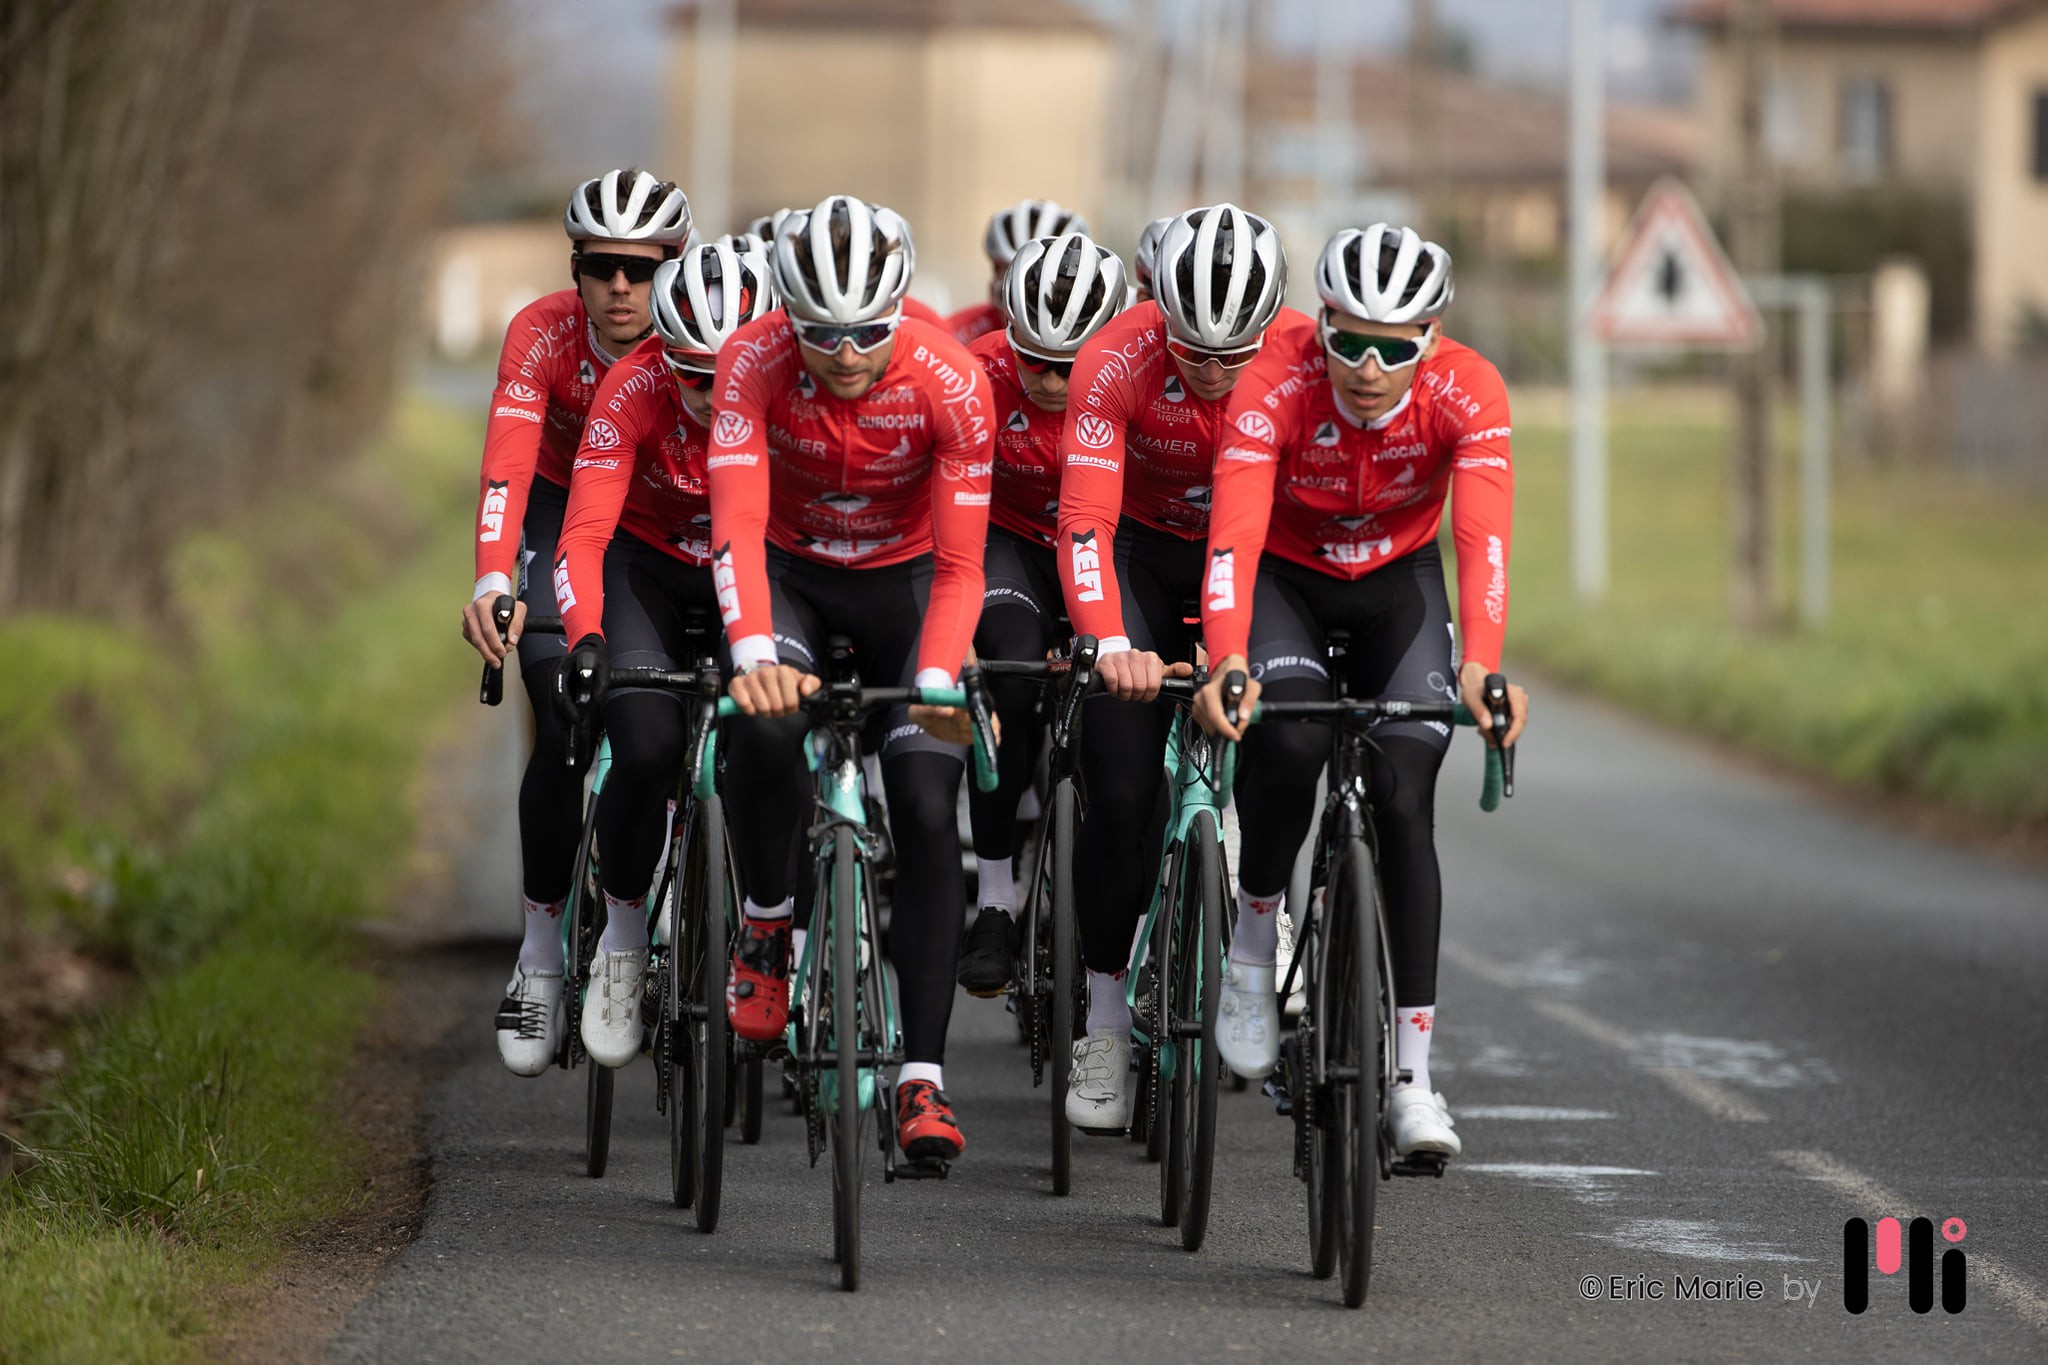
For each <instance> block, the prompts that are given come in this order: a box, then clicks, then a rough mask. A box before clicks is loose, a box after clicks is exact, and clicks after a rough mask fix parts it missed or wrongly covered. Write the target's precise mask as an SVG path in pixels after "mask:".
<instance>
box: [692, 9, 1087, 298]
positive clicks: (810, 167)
mask: <svg viewBox="0 0 2048 1365" xmlns="http://www.w3.org/2000/svg"><path fill="white" fill-rule="evenodd" d="M696 15H697V11H696V7H695V6H694V5H688V4H683V5H677V6H676V7H675V8H674V10H673V11H672V12H671V24H670V32H671V36H672V43H671V53H670V57H669V71H670V78H669V81H668V92H669V93H668V111H667V116H666V124H665V129H664V137H663V141H662V151H661V157H660V160H661V164H662V165H664V166H674V167H678V168H682V173H683V174H684V182H683V183H684V184H685V185H686V186H687V185H688V183H689V179H688V176H689V170H688V167H689V165H690V149H691V143H692V120H693V117H694V112H695V111H694V108H693V91H694V88H695V84H696V61H697V57H696V41H695V29H696ZM737 22H738V32H737V37H736V40H735V56H734V68H735V69H734V80H733V105H734V108H733V133H734V136H733V154H732V206H733V219H734V221H733V223H732V224H730V225H726V224H709V223H707V224H705V225H704V229H705V231H706V232H719V231H726V230H730V228H736V227H738V226H740V225H742V224H744V223H745V222H746V221H747V220H748V219H750V218H753V217H756V216H758V215H760V214H764V213H771V212H773V211H774V210H776V209H778V208H784V207H800V206H809V205H811V204H815V203H816V202H817V201H818V200H820V199H822V198H824V197H825V196H826V195H828V194H835V193H847V194H857V195H859V196H861V197H862V198H864V199H868V200H871V201H873V202H876V203H881V204H886V205H888V206H889V207H890V208H893V209H895V210H896V211H897V212H898V213H901V214H902V215H903V216H904V217H905V218H906V219H908V220H909V222H910V226H911V230H912V232H913V233H914V234H915V236H916V241H917V282H916V284H915V285H914V286H913V290H914V292H915V293H916V294H917V295H918V296H919V297H921V298H924V299H925V300H926V301H927V302H930V303H932V304H934V305H936V306H939V307H942V308H957V307H961V306H964V305H965V304H967V303H970V302H973V301H975V300H977V299H979V298H981V297H983V295H984V293H985V291H986V290H987V287H988V264H987V261H986V260H985V258H984V257H983V255H982V251H981V235H982V229H983V227H984V225H985V224H986V223H987V221H988V216H989V214H990V213H992V212H993V211H995V210H996V209H997V208H1000V207H1001V206H1003V205H1005V204H1010V203H1014V202H1016V201H1017V200H1019V199H1023V198H1026V197H1037V198H1049V199H1057V200H1058V201H1059V202H1061V203H1062V204H1065V205H1067V206H1068V207H1070V208H1074V209H1077V210H1079V211H1080V212H1081V213H1082V214H1083V215H1084V216H1087V215H1096V216H1098V217H1099V215H1100V213H1101V211H1102V200H1103V188H1104V178H1105V176H1106V174H1107V172H1108V159H1109V156H1110V153H1111V149H1112V147H1113V145H1114V143H1113V139H1112V137H1111V135H1110V132H1111V130H1110V109H1111V103H1110V96H1111V82H1112V76H1113V71H1114V67H1115V51H1114V44H1113V42H1112V37H1111V35H1110V34H1109V32H1108V31H1107V30H1106V29H1105V28H1104V27H1103V26H1102V25H1101V24H1100V23H1099V22H1098V21H1097V20H1096V19H1094V18H1093V17H1092V16H1091V15H1090V14H1089V12H1088V11H1087V10H1086V9H1085V8H1084V7H1082V6H1081V5H1079V4H1072V3H1065V2H1064V0H1028V3H1019V0H739V3H738V14H737Z"/></svg>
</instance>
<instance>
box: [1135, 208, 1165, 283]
mask: <svg viewBox="0 0 2048 1365" xmlns="http://www.w3.org/2000/svg"><path fill="white" fill-rule="evenodd" d="M1172 221H1173V219H1172V218H1170V217H1169V218H1154V219H1153V220H1152V221H1151V222H1149V223H1147V224H1145V230H1144V231H1143V232H1141V233H1139V234H1138V249H1137V250H1136V251H1134V252H1132V253H1131V279H1132V281H1133V282H1134V283H1135V284H1136V285H1137V286H1138V288H1140V289H1142V290H1144V291H1145V292H1146V293H1147V294H1152V293H1154V292H1156V291H1155V290H1154V289H1153V288H1152V269H1153V263H1154V262H1156V261H1157V260H1158V259H1159V239H1160V238H1162V237H1164V236H1165V235H1166V226H1167V224H1169V223H1171V222H1172Z"/></svg>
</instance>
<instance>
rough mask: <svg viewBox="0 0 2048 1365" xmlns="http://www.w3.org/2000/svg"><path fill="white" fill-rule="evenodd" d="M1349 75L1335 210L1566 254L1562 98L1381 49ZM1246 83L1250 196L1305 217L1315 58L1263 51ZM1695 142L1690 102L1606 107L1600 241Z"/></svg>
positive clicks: (1689, 154)
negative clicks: (1347, 184) (1344, 161)
mask: <svg viewBox="0 0 2048 1365" xmlns="http://www.w3.org/2000/svg"><path fill="white" fill-rule="evenodd" d="M1350 75H1351V91H1352V125H1351V131H1352V140H1351V148H1350V157H1351V176H1350V180H1351V183H1352V184H1353V185H1354V186H1355V189H1354V192H1353V194H1352V195H1351V196H1349V202H1347V203H1344V204H1341V205H1340V206H1339V212H1340V216H1341V217H1342V218H1344V219H1345V220H1346V221H1370V220H1371V219H1373V218H1376V217H1381V216H1393V217H1411V218H1414V219H1417V220H1420V221H1422V222H1424V223H1427V224H1428V225H1429V230H1430V231H1432V232H1434V233H1438V234H1441V235H1444V236H1445V237H1446V239H1447V240H1449V241H1450V242H1452V243H1453V244H1455V245H1457V246H1459V247H1460V248H1462V249H1463V250H1466V251H1476V252H1477V253H1478V254H1479V255H1481V256H1485V257H1491V258H1494V259H1496V260H1509V261H1515V260H1519V261H1530V260H1538V261H1554V260H1556V259H1557V258H1558V257H1559V256H1561V255H1562V253H1563V250H1564V240H1565V210H1566V204H1565V192H1566V171H1567V167H1566V159H1567V153H1568V151H1569V149H1570V116H1569V111H1568V108H1567V106H1566V103H1565V101H1564V99H1563V98H1562V97H1560V96H1556V95H1551V94H1546V93H1543V92H1541V91H1535V90H1527V89H1524V88H1522V87H1519V86H1514V85H1509V84H1505V83H1503V82H1501V81H1497V80H1491V79H1488V78H1487V77H1484V76H1480V75H1477V74H1474V73H1471V72H1465V71H1452V70H1443V69H1438V70H1432V71H1423V70H1421V69H1420V68H1418V67H1416V66H1415V65H1414V64H1413V63H1411V62H1408V61H1405V60H1401V59H1398V58H1391V57H1386V56H1377V55H1376V56H1362V57H1360V58H1359V59H1358V60H1357V61H1356V62H1355V63H1354V64H1353V66H1352V70H1351V73H1350ZM1247 88H1248V92H1249V93H1248V103H1249V106H1250V108H1249V115H1250V117H1251V118H1252V119H1253V121H1254V126H1255V127H1256V128H1257V129H1258V130H1259V145H1260V146H1261V148H1262V153H1263V154H1261V155H1257V156H1255V157H1253V158H1252V164H1251V177H1252V179H1251V184H1250V186H1249V187H1248V188H1247V191H1246V202H1247V203H1248V204H1251V205H1254V206H1257V207H1259V210H1260V211H1261V212H1263V213H1268V214H1270V215H1272V216H1274V217H1275V218H1276V219H1288V220H1304V221H1309V222H1312V221H1315V218H1316V213H1315V209H1316V194H1317V186H1316V167H1317V159H1318V152H1319V146H1318V141H1317V132H1316V122H1315V115H1316V109H1315V105H1316V78H1315V63H1314V61H1313V60H1312V59H1307V58H1295V59H1290V58H1285V57H1264V58H1260V59H1258V60H1256V61H1255V62H1254V64H1253V66H1252V69H1251V71H1250V73H1249V80H1248V83H1247ZM1701 141H1702V138H1701V134H1700V129H1699V127H1698V124H1697V122H1696V120H1695V119H1694V118H1693V116H1692V115H1691V114H1690V113H1689V112H1688V111H1686V110H1683V109H1672V108H1668V107H1662V106H1627V105H1610V106H1609V108H1608V114H1607V120H1606V161H1607V193H1606V203H1605V206H1604V207H1605V212H1604V215H1603V216H1604V219H1605V221H1604V223H1603V229H1604V232H1605V237H1606V240H1608V241H1610V242H1611V241H1613V240H1614V239H1615V238H1616V237H1617V236H1618V235H1619V233H1620V230H1621V228H1622V226H1623V225H1624V224H1626V223H1627V221H1628V217H1629V214H1630V213H1631V212H1633V211H1634V209H1635V205H1636V201H1637V200H1639V199H1640V198H1642V195H1643V191H1644V190H1646V189H1647V188H1649V185H1650V183H1651V182H1652V181H1654V180H1656V179H1657V178H1658V177H1660V176H1666V175H1676V176H1689V175H1690V174H1691V173H1692V171H1693V168H1694V165H1695V164H1696V162H1697V160H1698V157H1699V153H1700V146H1701ZM1307 245H1308V244H1306V243H1303V244H1301V245H1300V246H1298V247H1297V249H1304V248H1306V247H1307ZM1316 245H1320V243H1317V244H1316Z"/></svg>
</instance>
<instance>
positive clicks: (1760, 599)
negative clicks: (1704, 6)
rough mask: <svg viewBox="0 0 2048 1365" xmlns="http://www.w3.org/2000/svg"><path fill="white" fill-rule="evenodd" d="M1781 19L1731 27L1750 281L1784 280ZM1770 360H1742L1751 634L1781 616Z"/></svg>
mask: <svg viewBox="0 0 2048 1365" xmlns="http://www.w3.org/2000/svg"><path fill="white" fill-rule="evenodd" d="M1775 28H1776V23H1775V16H1774V15H1773V13H1772V11H1771V6H1770V3H1769V0H1737V4H1736V6H1735V10H1734V14H1733V16H1732V18H1731V21H1730V25H1729V39H1730V41H1731V43H1732V44H1733V46H1734V51H1735V69H1736V89H1737V106H1736V107H1737V110H1738V120H1739V124H1738V126H1739V129H1740V132H1741V139H1740V144H1739V145H1740V152H1739V155H1738V159H1737V161H1736V171H1735V178H1734V183H1733V184H1732V185H1731V186H1730V194H1729V201H1728V209H1729V215H1728V216H1729V223H1728V227H1729V247H1730V248H1731V253H1730V254H1731V255H1732V256H1733V258H1734V264H1735V268H1736V270H1737V271H1738V272H1740V273H1741V275H1742V276H1743V277H1744V278H1745V279H1760V278H1763V277H1766V276H1771V275H1775V274H1777V273H1778V255H1779V251H1778V187H1777V182H1776V179H1775V178H1774V176H1773V173H1772V168H1771V165H1770V161H1769V159H1768V156H1767V155H1766V153H1765V149H1764V100H1765V90H1766V87H1767V83H1768V81H1769V70H1770V61H1771V47H1772V43H1773V40H1774V38H1775V36H1776V35H1775ZM1771 354H1772V348H1771V346H1770V345H1769V338H1768V336H1767V337H1766V338H1765V344H1764V345H1761V346H1758V347H1756V348H1755V349H1754V350H1750V351H1746V352H1743V353H1742V354H1740V355H1738V356H1736V357H1735V458H1734V460H1733V462H1732V465H1733V470H1734V479H1735V487H1734V499H1733V503H1732V506H1733V509H1734V525H1733V528H1732V529H1733V549H1734V552H1735V553H1734V563H1733V574H1732V575H1731V578H1730V583H1729V587H1730V590H1731V600H1730V606H1731V609H1732V612H1733V615H1734V620H1735V626H1736V628H1737V629H1738V630H1741V631H1743V632H1745V633H1754V632H1757V631H1762V630H1765V629H1768V628H1769V627H1770V626H1771V625H1772V624H1773V621H1774V619H1775V617H1776V613H1777V594H1776V589H1775V584H1774V576H1775V575H1774V567H1775V565H1774V555H1773V553H1772V550H1773V547H1772V540H1773V530H1774V527H1775V519H1774V517H1773V512H1772V498H1771V407H1772V402H1771V399H1772V392H1771V389H1772V385H1771Z"/></svg>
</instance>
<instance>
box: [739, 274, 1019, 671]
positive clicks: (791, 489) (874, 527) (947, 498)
mask: <svg viewBox="0 0 2048 1365" xmlns="http://www.w3.org/2000/svg"><path fill="white" fill-rule="evenodd" d="M799 344H800V343H799V342H798V341H797V339H796V333H795V331H794V330H793V329H792V328H791V327H790V325H789V317H788V315H787V314H786V313H783V312H780V311H778V312H774V313H770V314H769V315H768V316H767V317H764V318H760V319H757V320H755V321H753V322H750V323H748V324H747V325H746V326H744V327H742V328H740V330H739V331H738V332H736V333H734V334H733V337H732V339H731V340H729V341H728V342H726V344H725V346H724V347H723V349H721V350H720V351H719V353H718V379H717V382H716V383H715V384H714V385H713V388H712V392H713V394H714V395H715V396H716V403H717V408H718V415H717V417H716V419H715V420H714V421H713V422H712V424H711V453H710V458H709V460H708V461H707V464H708V465H709V468H710V471H711V540H712V544H713V545H714V546H715V547H716V548H715V549H714V550H713V552H712V554H713V562H712V572H713V575H714V577H715V579H716V581H717V584H718V606H719V611H720V614H721V615H722V616H723V618H724V620H725V633H726V639H727V640H728V641H729V642H730V643H731V647H732V659H733V664H734V666H735V667H738V668H746V667H750V666H752V665H754V664H757V663H772V662H774V660H775V657H776V651H775V640H774V626H773V623H772V622H771V621H770V619H769V617H770V609H769V599H768V561H767V554H766V549H765V542H767V541H773V542H774V543H775V544H777V545H779V546H781V547H782V548H783V549H785V550H788V551H789V552H790V553H792V554H796V555H801V556H803V557H804V558H806V559H813V560H817V561H819V562H821V563H826V564H843V565H847V566H850V567H857V568H879V567H881V566H883V565H888V564H900V563H902V562H904V561H905V560H909V559H915V558H916V557H917V556H919V555H922V554H926V553H929V554H930V555H931V556H932V560H933V574H932V586H931V598H930V601H929V603H928V605H927V607H926V610H925V618H924V624H923V629H922V633H921V634H920V636H919V639H918V651H917V664H918V676H919V677H920V678H921V679H923V681H924V683H925V685H930V684H932V683H935V682H937V681H938V678H939V676H940V675H943V677H944V678H945V679H947V680H951V679H953V678H955V677H957V676H958V674H959V671H960V663H961V661H962V660H963V659H965V658H966V656H967V646H968V642H969V641H970V640H971V639H972V638H973V635H974V623H975V621H976V619H977V618H978V617H979V616H980V614H981V589H982V570H981V554H982V546H983V543H984V542H985V541H986V540H987V538H988V504H989V480H990V473H989V443H990V438H991V436H992V435H993V431H992V427H993V426H994V418H993V417H992V415H991V414H992V413H993V411H994V402H993V400H992V399H991V398H990V396H989V387H988V378H987V376H986V375H984V374H983V373H982V372H981V367H980V366H979V365H977V364H975V363H974V360H973V358H972V357H970V356H969V355H968V354H967V351H966V349H965V348H964V347H962V346H961V345H960V343H958V342H957V341H954V340H953V338H952V337H950V336H948V335H947V334H946V333H945V332H943V331H941V330H940V329H938V328H936V327H933V326H931V325H929V324H927V323H924V322H920V321H917V320H915V319H906V320H905V321H904V323H903V324H902V326H901V327H899V328H898V329H897V332H896V340H895V349H894V350H893V351H892V352H891V353H890V356H889V363H888V365H887V367H886V368H884V369H883V371H882V375H881V378H880V379H878V380H877V381H876V382H875V385H874V387H873V388H871V389H869V390H868V391H867V392H866V393H865V394H863V395H861V396H860V397H859V398H855V399H850V400H846V399H838V398H834V397H833V396H832V395H831V394H830V393H828V392H826V390H825V389H824V388H823V387H822V386H821V385H819V384H818V383H816V381H814V380H813V379H812V378H811V374H810V372H809V371H808V370H806V369H805V368H804V364H803V357H802V355H801V353H800V352H799V350H798V346H799ZM771 470H772V474H773V477H771V476H770V475H771Z"/></svg>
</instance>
